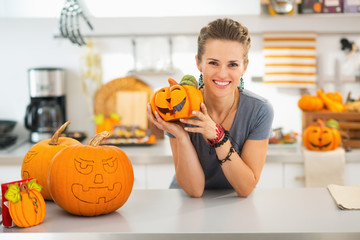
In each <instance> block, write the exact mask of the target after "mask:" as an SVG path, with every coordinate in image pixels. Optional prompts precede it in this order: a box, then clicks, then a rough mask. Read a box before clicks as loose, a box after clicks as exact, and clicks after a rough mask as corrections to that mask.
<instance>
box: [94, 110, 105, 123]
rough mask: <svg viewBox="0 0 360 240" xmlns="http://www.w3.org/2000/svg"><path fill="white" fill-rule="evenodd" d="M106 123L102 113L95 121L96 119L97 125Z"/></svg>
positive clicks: (96, 116)
mask: <svg viewBox="0 0 360 240" xmlns="http://www.w3.org/2000/svg"><path fill="white" fill-rule="evenodd" d="M104 121H105V116H104V114H101V113H100V114H97V115H95V119H94V122H95V124H97V125H100V124H103V123H104Z"/></svg>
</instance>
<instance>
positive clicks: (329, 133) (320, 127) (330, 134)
mask: <svg viewBox="0 0 360 240" xmlns="http://www.w3.org/2000/svg"><path fill="white" fill-rule="evenodd" d="M302 140H303V144H304V146H305V148H306V149H308V150H312V151H329V150H335V149H336V148H338V147H339V145H340V143H341V135H340V133H339V131H338V130H337V129H335V128H329V127H326V126H325V123H324V121H322V120H320V119H318V121H317V124H316V125H311V126H308V127H307V128H306V129H305V131H304V133H303V138H302Z"/></svg>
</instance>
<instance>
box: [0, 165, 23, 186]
mask: <svg viewBox="0 0 360 240" xmlns="http://www.w3.org/2000/svg"><path fill="white" fill-rule="evenodd" d="M19 179H21V165H6V166H1V167H0V184H1V183H6V182H12V181H16V180H19Z"/></svg>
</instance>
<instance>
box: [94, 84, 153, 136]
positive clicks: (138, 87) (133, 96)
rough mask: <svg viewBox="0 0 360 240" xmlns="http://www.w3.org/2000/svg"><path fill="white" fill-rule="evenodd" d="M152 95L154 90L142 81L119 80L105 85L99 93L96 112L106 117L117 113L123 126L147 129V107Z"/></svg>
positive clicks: (95, 107)
mask: <svg viewBox="0 0 360 240" xmlns="http://www.w3.org/2000/svg"><path fill="white" fill-rule="evenodd" d="M152 95H153V90H152V88H151V87H150V86H149V85H147V84H146V83H145V82H143V81H141V80H140V79H137V78H135V77H123V78H117V79H114V80H112V81H110V82H108V83H107V84H104V85H103V86H102V87H101V88H100V89H99V90H98V91H97V93H96V95H95V99H94V112H95V114H104V115H105V116H110V114H111V113H117V114H119V115H120V116H121V119H122V120H121V124H122V125H125V126H133V125H139V126H140V127H142V128H144V129H147V128H148V117H147V110H146V109H147V108H146V106H147V103H148V102H150V100H151V97H152Z"/></svg>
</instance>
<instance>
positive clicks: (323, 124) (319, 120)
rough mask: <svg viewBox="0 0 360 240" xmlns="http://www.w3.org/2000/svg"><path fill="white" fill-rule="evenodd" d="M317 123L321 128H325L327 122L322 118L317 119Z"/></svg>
mask: <svg viewBox="0 0 360 240" xmlns="http://www.w3.org/2000/svg"><path fill="white" fill-rule="evenodd" d="M316 123H317V125H318V126H319V127H321V128H323V127H325V122H324V121H323V120H322V119H320V118H318V119H317V121H316Z"/></svg>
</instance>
